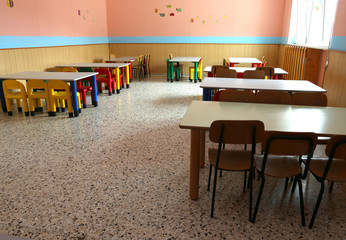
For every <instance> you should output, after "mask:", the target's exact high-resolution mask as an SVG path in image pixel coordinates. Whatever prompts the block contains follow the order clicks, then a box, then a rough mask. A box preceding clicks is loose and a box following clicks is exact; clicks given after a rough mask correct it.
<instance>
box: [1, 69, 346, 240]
mask: <svg viewBox="0 0 346 240" xmlns="http://www.w3.org/2000/svg"><path fill="white" fill-rule="evenodd" d="M201 95H202V90H201V88H200V87H199V83H197V84H193V83H190V82H189V81H188V80H184V81H180V82H174V83H168V82H167V81H166V80H165V76H164V75H156V76H152V77H151V78H150V79H149V80H148V79H147V80H145V81H140V82H138V80H135V81H134V82H133V83H132V84H131V87H130V88H129V89H123V90H122V91H121V94H119V95H112V96H108V94H106V93H104V94H101V95H99V106H98V107H97V108H93V107H92V106H91V104H90V103H89V106H88V108H87V109H83V110H82V114H81V115H80V116H79V117H78V118H68V114H67V113H59V114H58V116H57V117H55V118H52V117H48V116H46V114H37V115H36V116H35V117H25V116H24V115H23V114H22V113H18V112H14V113H13V116H12V117H9V116H7V114H5V113H0V129H1V138H0V149H1V151H0V189H1V191H0V233H1V234H6V235H14V236H20V237H25V238H31V239H345V236H346V230H345V226H346V224H345V213H346V202H345V197H346V191H345V186H346V185H345V184H340V183H337V184H335V186H334V191H333V193H332V194H329V193H326V194H325V195H324V197H323V200H322V203H321V207H320V211H319V213H318V216H317V219H316V222H315V226H314V228H313V229H312V230H309V229H308V228H307V227H301V226H300V215H299V214H300V213H299V198H298V194H297V191H296V192H295V193H294V194H290V193H285V192H284V189H283V188H284V180H281V179H270V178H268V181H267V184H266V186H265V189H264V193H263V199H262V202H261V206H260V208H259V212H258V216H257V219H256V223H255V224H253V223H250V222H249V221H248V200H249V199H248V194H247V193H242V180H243V175H242V174H241V173H233V172H232V173H231V172H230V173H224V174H223V177H222V178H219V181H218V187H217V195H216V205H215V218H213V219H211V218H210V199H211V192H208V191H207V179H208V168H209V165H208V164H206V166H205V168H203V169H201V170H200V199H199V200H198V201H192V200H190V199H189V196H188V188H189V149H190V132H189V131H188V130H182V129H180V128H179V123H180V121H181V119H182V117H183V116H184V114H185V112H186V110H187V108H188V106H189V105H190V103H191V101H192V100H200V99H201ZM207 145H208V146H210V145H211V143H209V142H208V141H207ZM323 151H324V148H323V147H318V149H317V152H316V154H319V155H323ZM290 184H291V183H290ZM303 184H304V185H303V187H304V189H303V190H304V196H305V199H304V201H305V206H306V220H307V221H309V220H310V217H311V214H312V210H313V207H314V204H315V199H316V196H317V194H318V191H319V184H318V183H317V182H316V180H315V179H314V178H313V177H312V176H309V178H308V179H307V180H306V181H304V183H303ZM258 188H259V182H258V181H257V180H255V181H254V196H255V198H256V197H257V191H258Z"/></svg>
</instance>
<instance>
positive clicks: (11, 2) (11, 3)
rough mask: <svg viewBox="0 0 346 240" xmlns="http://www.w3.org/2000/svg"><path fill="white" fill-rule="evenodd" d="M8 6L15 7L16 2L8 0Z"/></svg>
mask: <svg viewBox="0 0 346 240" xmlns="http://www.w3.org/2000/svg"><path fill="white" fill-rule="evenodd" d="M7 6H9V7H10V8H13V7H14V3H13V1H12V0H7Z"/></svg>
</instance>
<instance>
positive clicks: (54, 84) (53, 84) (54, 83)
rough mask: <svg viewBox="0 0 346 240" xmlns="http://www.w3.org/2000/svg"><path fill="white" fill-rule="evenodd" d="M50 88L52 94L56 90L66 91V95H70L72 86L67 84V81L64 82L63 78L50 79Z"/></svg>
mask: <svg viewBox="0 0 346 240" xmlns="http://www.w3.org/2000/svg"><path fill="white" fill-rule="evenodd" d="M48 89H49V91H50V94H52V93H53V92H54V91H55V90H58V91H62V90H64V92H66V95H68V96H69V94H71V90H70V86H69V85H68V84H67V82H64V81H62V80H50V81H48Z"/></svg>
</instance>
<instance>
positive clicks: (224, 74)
mask: <svg viewBox="0 0 346 240" xmlns="http://www.w3.org/2000/svg"><path fill="white" fill-rule="evenodd" d="M215 77H218V78H237V72H236V70H234V69H229V68H228V67H227V69H221V68H220V69H218V70H216V73H215Z"/></svg>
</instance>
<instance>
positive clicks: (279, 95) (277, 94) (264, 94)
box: [255, 90, 291, 104]
mask: <svg viewBox="0 0 346 240" xmlns="http://www.w3.org/2000/svg"><path fill="white" fill-rule="evenodd" d="M255 96H256V102H257V103H269V104H291V94H289V93H288V92H284V91H267V90H266V91H259V92H257V93H256V95H255Z"/></svg>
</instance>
